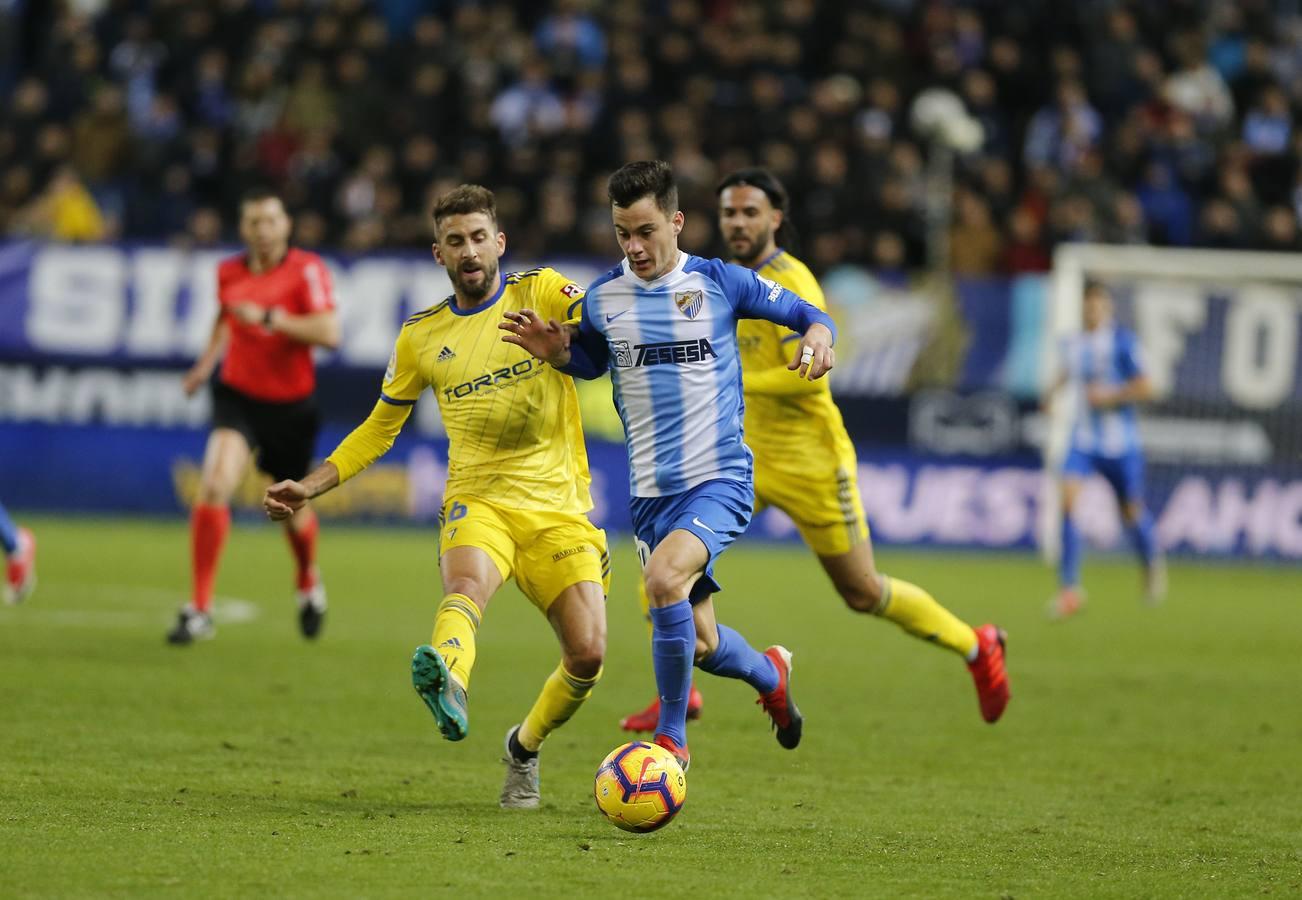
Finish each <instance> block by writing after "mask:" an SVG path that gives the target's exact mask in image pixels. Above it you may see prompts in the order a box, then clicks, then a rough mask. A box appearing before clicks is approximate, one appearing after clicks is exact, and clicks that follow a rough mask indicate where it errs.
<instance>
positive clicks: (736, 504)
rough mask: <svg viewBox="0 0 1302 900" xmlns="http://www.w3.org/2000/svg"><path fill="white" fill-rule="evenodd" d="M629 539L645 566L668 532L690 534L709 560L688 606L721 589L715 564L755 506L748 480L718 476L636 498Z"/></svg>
mask: <svg viewBox="0 0 1302 900" xmlns="http://www.w3.org/2000/svg"><path fill="white" fill-rule="evenodd" d="M629 508H630V510H631V511H632V513H633V536H634V537H635V538H636V539H637V552H638V556H639V557H640V558H641V560H642V565H643V566H644V567H645V566H646V563H647V560H648V559H650V558H651V553H652V551H654V550H655V548H656V547H658V546H659V545H660V542H661V541H663V540H664V539H665V537H666V536H667V535H668V534H669V532H671V531H676V530H678V529H682V530H683V531H690V532H691V533H692V534H694V535H696V536H697V537H698V538H700V539H701V543H703V544H705V549H706V550H708V551H709V553H710V558H709V560H707V561H706V563H705V575H703V576H702V577H701V578H699V579H698V580H697V582H696V584H694V585H692V591H691V595H690V596H689V597H688V599H689V600H691V602H692V604H693V605H695V604H697V603H700V602H701V601H702V600H704V599H705V598H706V597H708V596H710V595H711V594H713V593H715V592H716V591H719V590H722V588H721V586H720V585H719V582H717V581H715V580H714V561H715V560H716V559H718V558H719V554H721V553H722V552H723V551H724V550H726V549H728V546H729V545H730V544H731V543H732V542H733V541H735V540H737V538H739V537H740V536H741V534H742V532H744V531H745V530H746V526H747V525H749V524H750V517H751V513H752V511H753V510H754V508H755V492H754V489H753V488H752V487H751V484H750V483H749V482H745V481H732V480H731V479H726V478H718V479H715V480H714V481H707V482H704V483H703V484H698V485H697V486H696V487H694V488H691V489H690V490H686V491H683V492H682V493H681V494H671V495H669V496H668V497H634V498H633V499H632V502H631V503H630V504H629Z"/></svg>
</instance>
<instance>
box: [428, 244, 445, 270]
mask: <svg viewBox="0 0 1302 900" xmlns="http://www.w3.org/2000/svg"><path fill="white" fill-rule="evenodd" d="M429 250H430V253H433V254H434V261H435V262H436V263H438V264H439V265H440V266H443V265H447V263H445V262H443V254H442V253H441V252H439V242H438V241H434V242H433V243H431V244H430V245H429Z"/></svg>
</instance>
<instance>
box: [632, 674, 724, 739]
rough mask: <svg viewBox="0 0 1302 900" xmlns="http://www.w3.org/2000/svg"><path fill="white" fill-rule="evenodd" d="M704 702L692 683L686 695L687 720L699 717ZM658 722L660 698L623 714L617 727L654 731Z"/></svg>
mask: <svg viewBox="0 0 1302 900" xmlns="http://www.w3.org/2000/svg"><path fill="white" fill-rule="evenodd" d="M704 703H705V700H704V698H702V697H701V692H700V691H698V690H697V689H696V685H692V692H691V693H690V694H688V695H687V721H689V722H690V721H691V720H692V719H699V718H700V717H701V706H703V705H704ZM659 724H660V698H659V697H657V698H656V699H654V700H652V701H651V705H650V706H648V707H647V708H646V709H644V710H642V711H641V712H635V713H633V714H632V715H631V716H625V717H624V718H622V719H620V720H619V727H620V728H622V729H624V730H625V731H655V730H656V726H657V725H659Z"/></svg>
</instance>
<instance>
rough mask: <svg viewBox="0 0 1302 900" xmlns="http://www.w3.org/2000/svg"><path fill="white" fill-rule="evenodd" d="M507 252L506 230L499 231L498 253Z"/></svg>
mask: <svg viewBox="0 0 1302 900" xmlns="http://www.w3.org/2000/svg"><path fill="white" fill-rule="evenodd" d="M505 252H506V232H505V231H499V232H498V233H497V255H498V256H501V255H502V254H503V253H505Z"/></svg>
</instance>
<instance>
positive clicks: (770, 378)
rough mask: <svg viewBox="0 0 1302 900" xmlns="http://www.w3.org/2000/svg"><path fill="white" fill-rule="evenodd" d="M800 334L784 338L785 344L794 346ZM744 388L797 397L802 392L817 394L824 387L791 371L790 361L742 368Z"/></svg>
mask: <svg viewBox="0 0 1302 900" xmlns="http://www.w3.org/2000/svg"><path fill="white" fill-rule="evenodd" d="M798 340H800V335H798V334H792V335H789V336H788V337H785V338H783V339H782V343H783V346H794V344H795V342H796V341H798ZM741 383H742V389H743V390H745V391H746V393H748V394H764V395H765V396H769V397H797V396H800V395H802V394H816V393H818V392H819V391H820V390H822V388H821V387H820V386H819V385H818V383H817V382H813V381H810V380H809V379H808V378H800V377H798V376H795V375H793V374H792V373H791V365H790V364H789V363H779V364H777V365H776V366H766V367H764V368H762V369H760V368H750V369H748V368H745V367H743V368H742V370H741Z"/></svg>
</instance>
